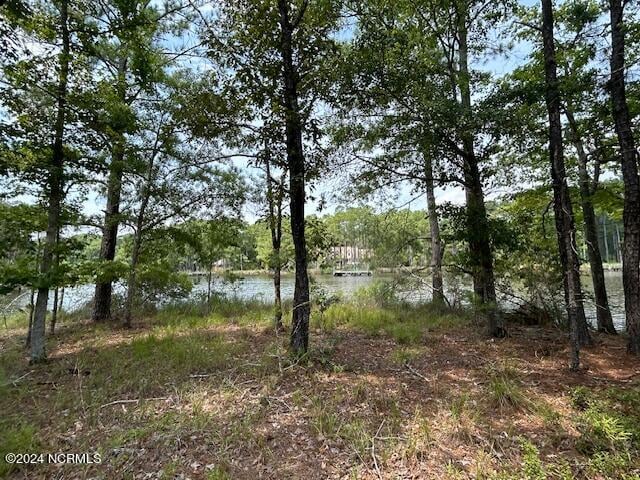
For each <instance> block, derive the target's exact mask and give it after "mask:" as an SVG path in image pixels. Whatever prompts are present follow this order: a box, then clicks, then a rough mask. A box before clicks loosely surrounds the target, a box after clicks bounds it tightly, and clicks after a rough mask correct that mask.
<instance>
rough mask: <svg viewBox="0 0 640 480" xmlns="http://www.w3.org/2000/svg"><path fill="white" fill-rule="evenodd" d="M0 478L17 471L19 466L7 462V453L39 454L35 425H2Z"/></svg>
mask: <svg viewBox="0 0 640 480" xmlns="http://www.w3.org/2000/svg"><path fill="white" fill-rule="evenodd" d="M0 431H1V432H2V434H0V477H1V476H5V475H8V474H10V473H11V472H13V471H15V470H17V469H18V468H19V465H15V464H9V463H6V461H5V455H6V454H7V453H37V446H38V440H37V437H36V428H35V427H34V426H33V425H29V424H26V425H12V424H9V423H8V422H6V423H5V422H3V424H0Z"/></svg>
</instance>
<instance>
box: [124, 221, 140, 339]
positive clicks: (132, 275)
mask: <svg viewBox="0 0 640 480" xmlns="http://www.w3.org/2000/svg"><path fill="white" fill-rule="evenodd" d="M141 246H142V230H141V229H139V228H138V229H136V232H135V234H134V239H133V248H132V250H131V263H130V264H129V278H128V280H127V296H126V298H125V302H124V318H123V325H124V327H125V328H131V316H132V312H133V301H134V299H135V296H136V293H137V286H138V285H137V280H138V278H137V273H138V263H139V260H140V248H141Z"/></svg>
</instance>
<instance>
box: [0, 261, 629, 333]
mask: <svg viewBox="0 0 640 480" xmlns="http://www.w3.org/2000/svg"><path fill="white" fill-rule="evenodd" d="M312 279H313V281H314V282H315V283H316V284H318V285H319V286H321V287H323V288H324V289H325V290H326V291H327V293H329V294H338V295H340V296H342V297H343V298H350V297H351V296H352V295H353V294H354V292H356V291H357V290H359V289H360V288H362V287H365V286H367V285H370V284H371V282H373V281H376V280H384V281H393V276H390V275H373V276H371V277H366V276H362V277H334V276H332V275H315V276H313V275H312ZM605 279H606V284H607V292H608V294H609V302H610V305H611V313H612V316H613V321H614V324H615V325H616V328H618V330H622V329H623V328H624V294H623V289H622V274H621V272H605ZM425 281H426V282H429V279H425ZM458 281H459V280H458ZM582 282H583V286H584V290H585V294H586V295H585V296H586V299H585V311H586V313H587V317H588V319H589V320H590V321H591V322H595V305H594V303H593V299H592V298H593V295H592V283H591V277H590V276H582ZM463 283H464V284H463V285H462V287H461V288H462V289H465V290H469V289H470V288H471V285H470V282H469V281H466V282H463ZM293 287H294V276H293V275H290V274H289V275H283V277H282V297H283V299H285V300H287V299H291V298H293ZM213 289H214V290H215V291H216V292H219V293H222V294H224V295H227V296H229V297H237V298H240V299H246V300H250V299H255V300H261V301H264V302H271V301H272V300H273V283H272V280H271V278H270V277H269V276H267V275H247V276H245V277H241V278H240V279H239V280H237V281H235V282H224V281H222V279H221V278H216V280H215V282H214V284H213ZM119 290H120V291H122V290H123V289H122V287H121V286H118V285H116V291H119ZM206 290H207V284H206V281H205V280H202V281H200V282H198V283H196V284H195V285H194V288H193V291H192V295H194V296H195V295H201V294H204V293H206ZM400 291H401V292H402V288H401V289H400ZM445 293H448V294H449V295H450V294H451V292H450V291H449V292H445ZM401 294H402V295H403V296H404V297H405V298H406V299H408V300H409V301H423V300H429V298H430V291H429V288H428V287H426V286H423V287H420V285H417V286H416V284H412V287H411V289H410V290H405V291H404V292H402V293H401ZM92 296H93V285H81V286H78V287H73V288H67V289H66V291H65V297H64V306H63V308H64V310H66V311H74V310H77V309H79V308H81V307H82V306H84V305H86V303H87V302H90V301H91V298H92ZM52 297H53V295H50V306H52V301H53V300H52ZM11 301H13V302H14V303H13V304H12V307H11V309H12V310H13V309H15V308H21V307H24V306H26V305H27V304H28V302H29V294H28V293H26V292H23V293H21V294H13V295H11V296H7V297H5V298H4V299H0V309H2V308H4V307H5V306H6V305H7V304H8V303H9V302H11Z"/></svg>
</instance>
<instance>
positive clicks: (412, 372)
mask: <svg viewBox="0 0 640 480" xmlns="http://www.w3.org/2000/svg"><path fill="white" fill-rule="evenodd" d="M404 366H405V368H406V369H407V370H408V371H409V373H411V374H413V375H415V376H416V377H418V378H421V379H422V380H424V381H425V382H427V383H429V379H428V378H427V377H425V376H424V375H422V374H421V373H420V372H418V371H417V370H416V369H415V368H413V367H412V366H411V364H410V363H408V362H407V363H405V364H404Z"/></svg>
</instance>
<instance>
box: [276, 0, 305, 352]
mask: <svg viewBox="0 0 640 480" xmlns="http://www.w3.org/2000/svg"><path fill="white" fill-rule="evenodd" d="M301 8H302V7H301ZM278 11H279V13H280V54H281V56H282V65H283V69H282V80H283V107H284V111H285V119H286V120H285V123H286V125H285V127H286V144H287V163H288V165H289V190H290V209H291V235H292V237H293V247H294V252H295V276H296V278H295V288H294V292H293V312H292V318H291V341H290V348H291V350H292V352H293V353H295V354H296V355H302V354H304V353H306V351H307V349H308V347H309V316H310V314H311V307H310V304H309V276H308V273H307V247H306V240H305V231H304V230H305V220H304V203H305V164H304V155H303V151H302V124H301V120H300V109H299V105H298V91H297V88H298V73H297V71H296V68H295V66H294V63H293V46H292V37H293V30H294V25H293V23H292V22H291V19H290V18H289V2H288V0H278Z"/></svg>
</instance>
